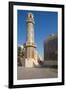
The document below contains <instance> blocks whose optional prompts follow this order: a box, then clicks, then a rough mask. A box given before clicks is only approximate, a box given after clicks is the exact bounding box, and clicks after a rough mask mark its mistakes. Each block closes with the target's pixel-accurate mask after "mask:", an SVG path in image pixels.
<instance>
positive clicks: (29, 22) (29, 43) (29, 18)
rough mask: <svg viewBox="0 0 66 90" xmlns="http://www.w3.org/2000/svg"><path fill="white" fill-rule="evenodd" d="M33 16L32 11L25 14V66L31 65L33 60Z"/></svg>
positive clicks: (34, 46)
mask: <svg viewBox="0 0 66 90" xmlns="http://www.w3.org/2000/svg"><path fill="white" fill-rule="evenodd" d="M34 24H35V22H34V17H33V14H32V13H28V15H27V41H26V61H25V66H26V67H33V61H35V48H36V45H35V41H34Z"/></svg>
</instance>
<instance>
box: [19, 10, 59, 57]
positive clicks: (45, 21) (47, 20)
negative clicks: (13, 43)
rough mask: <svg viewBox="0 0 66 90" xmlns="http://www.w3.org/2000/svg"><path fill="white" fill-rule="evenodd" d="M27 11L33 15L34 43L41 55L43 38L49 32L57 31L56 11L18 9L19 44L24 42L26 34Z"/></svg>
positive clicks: (42, 52)
mask: <svg viewBox="0 0 66 90" xmlns="http://www.w3.org/2000/svg"><path fill="white" fill-rule="evenodd" d="M29 12H31V13H32V14H33V15H34V20H35V25H34V34H35V43H36V45H37V51H38V52H39V54H40V55H41V56H43V54H44V40H45V39H46V38H47V37H48V36H49V35H50V34H56V33H57V32H58V13H57V12H48V11H27V10H18V11H17V20H18V23H17V28H18V32H17V43H18V44H19V45H22V44H24V43H25V42H26V34H27V24H26V18H27V14H28V13H29Z"/></svg>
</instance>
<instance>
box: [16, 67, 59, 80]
mask: <svg viewBox="0 0 66 90" xmlns="http://www.w3.org/2000/svg"><path fill="white" fill-rule="evenodd" d="M57 75H58V72H57V69H55V68H45V67H43V68H24V67H18V68H17V79H18V80H22V79H40V78H56V77H57Z"/></svg>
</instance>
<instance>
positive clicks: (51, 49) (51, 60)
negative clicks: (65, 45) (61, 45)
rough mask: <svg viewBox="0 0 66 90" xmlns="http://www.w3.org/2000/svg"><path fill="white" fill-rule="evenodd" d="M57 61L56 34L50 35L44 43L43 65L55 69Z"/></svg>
mask: <svg viewBox="0 0 66 90" xmlns="http://www.w3.org/2000/svg"><path fill="white" fill-rule="evenodd" d="M57 59H58V36H57V34H55V35H54V34H52V35H50V36H49V37H48V38H47V39H46V40H45V41H44V60H45V61H44V63H45V65H48V66H49V65H50V66H53V65H55V66H56V67H57Z"/></svg>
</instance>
